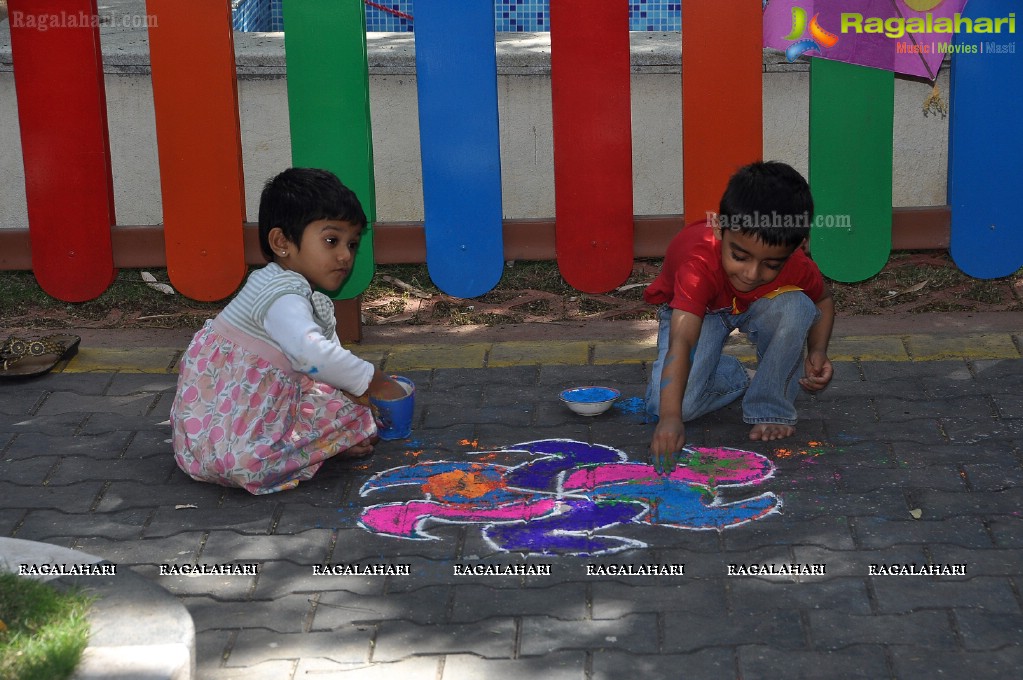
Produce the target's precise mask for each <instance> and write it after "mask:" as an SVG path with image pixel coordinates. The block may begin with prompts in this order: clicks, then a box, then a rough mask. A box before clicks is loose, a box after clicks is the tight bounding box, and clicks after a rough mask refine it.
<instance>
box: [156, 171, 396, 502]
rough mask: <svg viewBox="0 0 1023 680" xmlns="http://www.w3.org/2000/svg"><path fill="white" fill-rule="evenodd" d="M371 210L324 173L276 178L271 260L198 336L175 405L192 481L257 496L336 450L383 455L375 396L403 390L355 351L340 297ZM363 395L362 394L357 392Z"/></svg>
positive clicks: (268, 228)
mask: <svg viewBox="0 0 1023 680" xmlns="http://www.w3.org/2000/svg"><path fill="white" fill-rule="evenodd" d="M365 226H366V215H365V213H364V212H363V210H362V206H361V205H360V204H359V200H358V199H357V198H356V196H355V194H354V193H353V192H352V191H351V190H350V189H348V188H347V187H345V186H344V185H343V184H341V182H340V181H339V180H338V178H337V177H335V176H334V175H333V174H331V173H329V172H327V171H324V170H315V169H309V168H291V169H288V170H285V171H284V172H282V173H281V174H279V175H277V176H276V177H274V178H273V179H271V180H270V181H268V182H267V183H266V186H265V187H264V188H263V194H262V196H261V197H260V202H259V244H260V247H261V248H262V250H263V255H264V256H265V257H266V258H267V260H268V261H269V262H270V264H268V265H267V266H266V267H264V268H262V269H260V270H258V271H255V272H253V273H252V274H251V275H250V276H249V278H248V280H247V281H246V282H245V285H244V286H243V287H242V289H241V290H240V291H239V292H238V295H237V296H236V297H235V298H234V300H232V301H231V302H230V303H229V304H228V305H227V307H225V308H224V310H223V311H222V312H221V313H220V314H218V315H217V317H216V318H215V319H213V320H211V321H207V322H206V324H205V326H203V328H202V329H201V330H200V331H199V332H198V333H196V334H195V337H194V338H192V342H191V343H190V344H189V346H188V350H187V351H186V352H185V354H184V356H183V357H182V358H181V364H180V366H179V373H180V375H179V378H178V388H177V393H176V394H175V397H174V403H173V404H172V406H171V425H172V428H173V446H174V459H175V460H176V461H177V464H178V467H180V468H181V469H182V470H184V471H185V472H186V473H187V474H189V475H190V476H191V477H192V478H193V479H197V480H199V481H205V482H214V483H216V484H223V485H225V486H240V487H242V488H243V489H245V490H247V491H249V492H250V493H253V494H265V493H273V492H274V491H283V490H285V489H291V488H293V487H295V486H297V485H298V483H299V482H300V481H305V480H307V479H309V478H311V477H312V476H313V475H314V474H315V473H316V471H317V470H318V469H319V468H320V466H321V465H322V464H323V461H325V460H326V459H327V458H330V457H331V456H334V455H341V456H344V457H355V458H358V457H363V456H367V455H369V454H371V453H372V452H373V443H374V442H375V441H376V425H375V423H374V422H373V416H372V413H371V412H370V409H369V403H368V402H369V395H373V396H376V397H381V398H384V399H395V398H398V397H401V396H404V394H405V392H404V390H403V389H402V388H401V387H400V386H399V385H398V384H397V383H395V382H394V381H393V380H391V379H390V378H387V377H386V376H384V375H382V374H381V373H380V371H378V370H376V369H375V368H374V367H373V364H371V363H369V362H367V361H363V360H362V359H360V358H358V357H356V356H355V355H354V354H352V353H351V352H349V351H348V350H346V349H344V348H343V347H342V346H341V343H340V342H339V341H338V338H337V335H336V333H335V321H334V305H333V303H332V302H331V300H330V299H329V298H328V297H327V296H326V295H324V294H322V293H318V292H314V289H317V288H319V289H322V290H328V291H332V290H337V289H338V288H340V287H341V284H342V283H343V282H344V280H345V279H346V278H347V277H348V274H349V273H350V272H351V269H352V263H353V260H354V257H355V250H356V248H357V246H358V245H359V237H360V235H361V233H362V230H363V229H364V228H365ZM353 395H359V396H358V397H356V396H353Z"/></svg>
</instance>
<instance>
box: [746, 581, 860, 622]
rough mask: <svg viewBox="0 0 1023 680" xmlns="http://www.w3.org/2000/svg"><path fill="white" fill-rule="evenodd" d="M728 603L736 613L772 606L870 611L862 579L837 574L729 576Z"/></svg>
mask: <svg viewBox="0 0 1023 680" xmlns="http://www.w3.org/2000/svg"><path fill="white" fill-rule="evenodd" d="M727 585H728V602H729V605H730V607H731V609H732V611H736V612H768V611H773V610H775V609H785V608H793V609H814V608H818V607H821V608H826V609H837V610H838V611H843V612H849V613H853V614H870V612H871V607H870V598H869V594H868V592H867V584H866V580H865V579H864V578H863V577H862V576H860V577H855V576H838V577H835V578H832V579H828V580H826V581H804V582H801V583H793V582H792V581H791V580H790V579H789V578H786V577H764V576H733V577H731V578H729V579H728V584H727Z"/></svg>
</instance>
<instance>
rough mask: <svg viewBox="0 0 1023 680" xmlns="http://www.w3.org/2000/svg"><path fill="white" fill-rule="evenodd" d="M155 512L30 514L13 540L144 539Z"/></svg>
mask: <svg viewBox="0 0 1023 680" xmlns="http://www.w3.org/2000/svg"><path fill="white" fill-rule="evenodd" d="M153 512H154V511H153V510H151V509H148V508H144V509H138V510H121V511H118V512H93V513H87V514H75V515H70V514H68V513H66V512H62V511H60V510H29V511H28V513H27V514H26V515H25V519H24V521H23V522H22V524H21V526H20V527H19V528H18V532H17V534H16V535H15V536H14V538H23V539H25V540H29V541H49V540H50V539H52V538H54V537H56V536H70V537H75V538H78V537H81V538H92V537H100V538H108V539H111V540H123V541H131V540H135V539H138V538H141V537H142V532H143V527H144V526H145V524H146V522H147V521H149V519H150V518H151V517H152V515H153ZM174 533H179V531H175V532H174Z"/></svg>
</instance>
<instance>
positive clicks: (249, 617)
mask: <svg viewBox="0 0 1023 680" xmlns="http://www.w3.org/2000/svg"><path fill="white" fill-rule="evenodd" d="M196 578H210V577H209V576H201V577H200V576H197V577H196ZM232 578H237V579H239V580H243V581H247V580H249V578H250V577H248V576H235V577H232ZM179 599H180V600H181V602H182V604H184V605H185V607H187V608H188V613H189V614H191V615H192V621H193V622H194V623H195V632H196V635H197V636H198V635H200V634H201V633H202V632H203V631H207V630H218V629H225V628H237V629H242V628H245V629H250V628H254V629H263V630H268V631H274V632H276V633H302V632H308V624H309V619H310V618H311V616H312V612H313V607H314V606H315V605H314V600H313V596H311V595H305V594H300V593H296V594H294V595H285V596H283V597H278V598H277V599H274V600H270V601H267V602H261V601H257V600H247V599H231V600H219V599H215V598H213V597H210V596H187V597H181V598H179Z"/></svg>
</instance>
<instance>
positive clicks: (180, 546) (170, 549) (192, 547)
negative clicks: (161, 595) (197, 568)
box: [57, 531, 203, 567]
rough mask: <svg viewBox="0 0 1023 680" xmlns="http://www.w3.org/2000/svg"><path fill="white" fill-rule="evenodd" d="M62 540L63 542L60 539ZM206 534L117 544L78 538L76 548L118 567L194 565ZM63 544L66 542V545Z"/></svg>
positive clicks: (193, 533)
mask: <svg viewBox="0 0 1023 680" xmlns="http://www.w3.org/2000/svg"><path fill="white" fill-rule="evenodd" d="M57 540H61V539H57ZM202 540H203V533H202V532H199V531H192V532H186V533H180V534H175V535H173V536H168V537H166V538H149V539H137V540H113V539H109V538H99V537H96V536H87V537H76V538H74V546H73V547H74V548H75V549H76V550H81V551H82V552H86V553H88V554H90V555H96V556H97V557H102V558H103V559H105V560H108V561H110V562H113V563H114V564H117V565H124V566H126V567H127V566H131V565H138V564H148V565H153V566H156V565H160V564H168V565H170V564H192V563H194V562H195V559H196V557H197V556H198V554H199V547H200V545H201V544H202ZM62 542H63V541H62Z"/></svg>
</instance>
